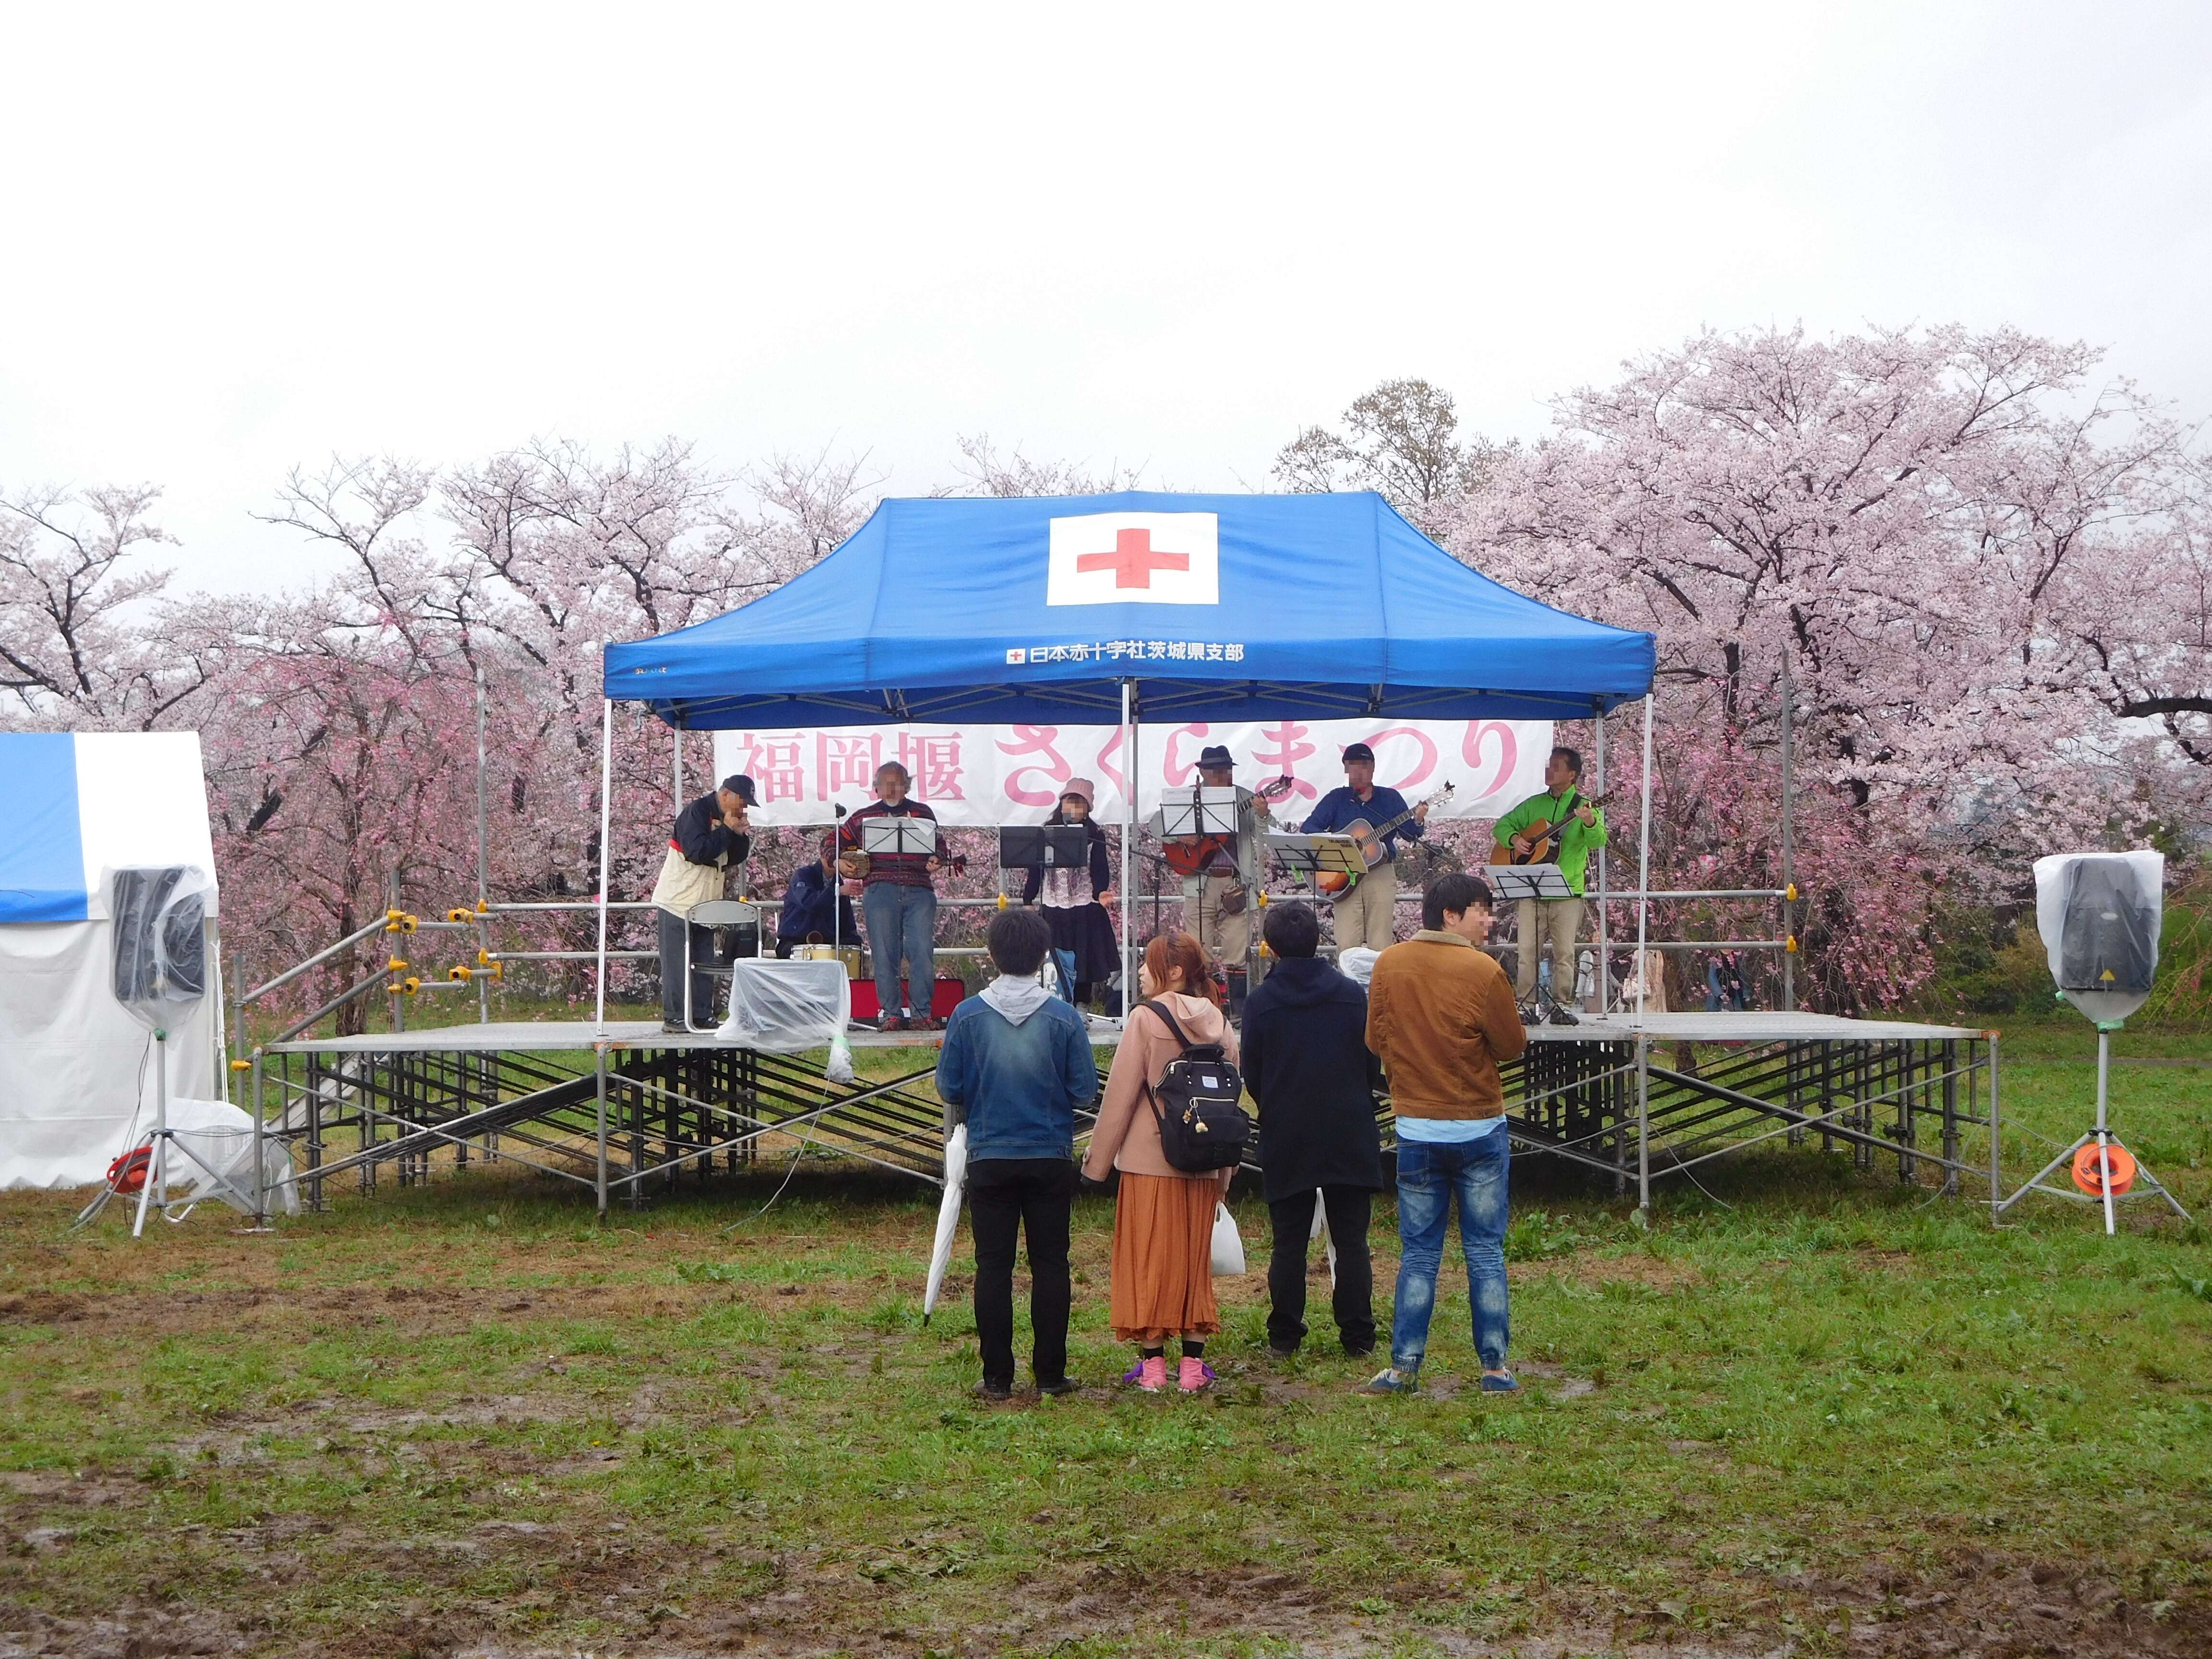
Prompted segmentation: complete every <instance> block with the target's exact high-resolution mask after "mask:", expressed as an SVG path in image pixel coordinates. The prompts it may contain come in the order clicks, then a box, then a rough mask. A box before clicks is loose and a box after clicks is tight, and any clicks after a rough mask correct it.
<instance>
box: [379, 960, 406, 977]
mask: <svg viewBox="0 0 2212 1659" xmlns="http://www.w3.org/2000/svg"><path fill="white" fill-rule="evenodd" d="M384 971H385V972H386V973H387V974H404V973H405V972H406V971H407V958H406V957H392V959H391V960H390V961H389V962H387V963H385V964H384Z"/></svg>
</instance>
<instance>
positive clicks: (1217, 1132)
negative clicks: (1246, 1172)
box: [1137, 1002, 1252, 1175]
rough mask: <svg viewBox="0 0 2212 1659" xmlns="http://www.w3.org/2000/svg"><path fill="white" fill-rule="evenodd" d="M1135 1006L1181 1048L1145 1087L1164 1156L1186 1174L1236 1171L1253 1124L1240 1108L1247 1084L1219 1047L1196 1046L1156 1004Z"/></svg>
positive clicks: (1142, 1003) (1173, 1017)
mask: <svg viewBox="0 0 2212 1659" xmlns="http://www.w3.org/2000/svg"><path fill="white" fill-rule="evenodd" d="M1137 1006H1139V1008H1149V1009H1151V1010H1152V1012H1154V1013H1155V1014H1157V1015H1158V1016H1159V1017H1160V1018H1161V1020H1162V1021H1163V1022H1164V1023H1165V1024H1166V1026H1167V1028H1168V1030H1170V1031H1171V1032H1173V1033H1174V1035H1175V1040H1176V1042H1179V1043H1181V1044H1182V1054H1179V1055H1177V1056H1176V1058H1175V1059H1173V1060H1170V1061H1169V1062H1168V1064H1167V1069H1166V1070H1165V1071H1164V1072H1162V1073H1160V1080H1159V1081H1158V1083H1157V1084H1153V1083H1147V1084H1146V1085H1145V1092H1146V1094H1148V1095H1150V1096H1151V1097H1152V1120H1153V1121H1154V1122H1156V1123H1158V1125H1159V1126H1160V1151H1161V1152H1162V1153H1163V1154H1164V1156H1165V1157H1166V1158H1167V1161H1168V1162H1169V1163H1170V1164H1173V1165H1175V1167H1176V1169H1178V1170H1182V1171H1184V1172H1185V1173H1186V1174H1188V1175H1205V1174H1207V1173H1208V1172H1210V1171H1212V1170H1233V1169H1235V1168H1236V1167H1237V1165H1238V1164H1242V1163H1243V1161H1244V1149H1245V1147H1246V1146H1249V1145H1250V1144H1251V1139H1252V1120H1251V1119H1250V1118H1249V1117H1247V1116H1245V1115H1244V1109H1243V1107H1242V1106H1239V1105H1238V1104H1237V1097H1238V1096H1239V1095H1241V1094H1243V1091H1244V1079H1243V1078H1242V1077H1241V1076H1239V1075H1238V1074H1237V1067H1236V1066H1234V1065H1232V1064H1231V1063H1230V1060H1229V1056H1228V1054H1227V1053H1226V1052H1225V1050H1224V1049H1223V1048H1222V1046H1221V1045H1220V1044H1219V1043H1218V1042H1192V1041H1191V1040H1190V1039H1189V1038H1188V1037H1187V1036H1184V1035H1183V1034H1182V1026H1180V1025H1178V1024H1176V1017H1175V1016H1174V1015H1173V1014H1171V1013H1170V1012H1168V1011H1167V1010H1166V1009H1165V1008H1164V1007H1163V1006H1161V1005H1160V1004H1158V1003H1157V1002H1140V1003H1139V1004H1138V1005H1137Z"/></svg>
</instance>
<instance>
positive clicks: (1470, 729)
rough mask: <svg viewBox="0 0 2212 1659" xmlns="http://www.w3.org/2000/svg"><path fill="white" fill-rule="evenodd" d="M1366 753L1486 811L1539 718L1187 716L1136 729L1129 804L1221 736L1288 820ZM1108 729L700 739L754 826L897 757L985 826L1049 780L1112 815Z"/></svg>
mask: <svg viewBox="0 0 2212 1659" xmlns="http://www.w3.org/2000/svg"><path fill="white" fill-rule="evenodd" d="M1352 743H1365V744H1368V745H1369V746H1370V748H1372V749H1373V750H1375V781H1376V783H1377V784H1379V785H1384V786H1387V787H1390V788H1394V789H1396V790H1399V791H1401V793H1403V794H1404V795H1405V797H1406V799H1407V802H1408V804H1411V803H1412V802H1414V801H1417V800H1419V799H1422V798H1423V797H1424V796H1426V795H1429V794H1432V793H1435V792H1436V791H1437V790H1438V789H1440V788H1442V787H1443V785H1444V784H1446V783H1447V782H1449V783H1452V784H1455V785H1456V786H1457V788H1456V790H1455V793H1453V794H1452V796H1451V797H1450V798H1449V799H1448V800H1445V801H1441V802H1438V803H1437V806H1436V807H1435V809H1434V811H1435V814H1436V816H1437V817H1453V818H1494V817H1498V815H1499V814H1500V813H1502V812H1504V811H1506V810H1507V809H1508V808H1509V807H1511V806H1513V805H1516V804H1517V803H1519V802H1520V801H1522V800H1524V799H1527V798H1528V796H1530V795H1533V794H1534V793H1536V792H1537V791H1538V790H1539V789H1541V787H1543V781H1544V760H1545V757H1546V756H1547V754H1549V753H1550V750H1551V746H1552V727H1551V726H1550V724H1549V723H1548V722H1547V721H1543V720H1400V721H1396V722H1392V721H1389V720H1261V721H1256V722H1254V723H1251V724H1249V725H1233V724H1230V723H1227V722H1225V721H1220V720H1187V721H1184V722H1183V723H1182V724H1180V725H1175V726H1169V725H1159V726H1145V727H1143V728H1142V729H1141V730H1140V731H1139V733H1138V738H1137V756H1138V766H1139V772H1140V776H1139V781H1138V789H1137V797H1138V802H1137V805H1138V811H1139V815H1140V816H1141V815H1143V814H1146V813H1149V812H1151V811H1152V810H1153V809H1154V808H1156V807H1157V806H1158V805H1159V804H1160V797H1161V794H1162V793H1163V792H1164V790H1167V789H1170V788H1176V787H1189V786H1190V785H1192V784H1194V783H1196V782H1197V781H1198V773H1197V763H1198V756H1199V751H1200V750H1202V749H1205V748H1206V747H1207V746H1208V745H1210V744H1224V745H1225V746H1226V747H1227V748H1228V750H1229V752H1230V753H1231V755H1232V756H1234V757H1236V762H1237V772H1236V778H1237V782H1238V783H1241V784H1243V785H1244V786H1245V787H1247V788H1256V787H1259V786H1260V785H1261V784H1262V783H1264V782H1267V781H1270V780H1272V779H1274V778H1278V777H1280V776H1282V775H1284V774H1285V773H1287V774H1289V775H1290V776H1291V778H1292V779H1293V780H1294V781H1295V785H1294V788H1293V791H1292V793H1291V796H1290V798H1289V799H1286V800H1285V801H1282V802H1279V803H1278V805H1277V806H1276V809H1275V816H1276V818H1277V820H1278V821H1279V822H1282V823H1295V822H1296V821H1297V819H1299V818H1301V817H1304V815H1305V813H1306V812H1307V811H1310V810H1311V809H1312V806H1313V804H1314V803H1315V802H1316V800H1318V799H1320V798H1321V797H1322V795H1324V794H1326V793H1328V791H1329V790H1331V789H1334V788H1335V787H1337V786H1338V785H1340V784H1341V783H1342V782H1343V781H1344V763H1343V761H1342V759H1341V757H1342V755H1343V752H1344V749H1345V746H1346V744H1352ZM1121 744H1122V733H1121V727H1120V726H919V725H904V726H899V725H891V726H823V727H808V728H805V729H784V730H779V731H759V732H716V733H715V734H714V769H715V775H716V776H718V777H727V776H728V775H730V774H732V772H743V773H745V774H748V775H750V777H751V778H752V780H753V782H754V784H755V786H756V787H757V788H758V790H759V792H760V805H759V806H758V807H757V809H756V810H755V811H753V813H752V819H753V822H754V823H763V824H773V823H829V822H830V821H831V820H832V819H833V818H834V817H836V813H835V812H834V811H833V810H832V809H833V808H834V807H837V806H842V807H844V808H845V809H846V810H847V811H851V810H852V809H854V807H859V806H865V805H867V803H868V802H869V801H871V800H872V799H874V798H875V791H874V788H873V787H872V786H873V780H874V778H875V775H876V769H877V768H878V766H880V765H882V764H883V763H884V762H885V761H893V760H895V761H898V762H901V763H903V764H904V765H905V767H906V769H907V770H908V771H909V772H910V773H912V774H913V775H914V794H915V799H919V800H921V801H925V802H927V804H928V805H929V806H930V807H931V809H932V810H933V811H935V812H936V814H937V816H938V818H939V821H940V822H942V823H953V824H968V825H976V826H989V825H994V824H1006V823H1042V821H1043V819H1044V817H1045V815H1046V814H1047V813H1048V812H1049V811H1051V810H1052V809H1053V807H1054V805H1055V804H1056V803H1057V801H1058V799H1059V795H1060V785H1062V784H1064V783H1066V781H1067V780H1068V779H1070V778H1088V779H1090V780H1091V783H1092V785H1093V787H1095V789H1096V791H1097V800H1096V803H1095V811H1096V814H1097V817H1099V818H1100V819H1101V820H1102V821H1103V822H1105V823H1120V822H1121V821H1122V819H1123V817H1125V816H1126V814H1125V810H1124V808H1123V805H1122V801H1123V799H1124V797H1123V793H1122V791H1123V787H1124V770H1125V769H1124V763H1123V759H1122V754H1121Z"/></svg>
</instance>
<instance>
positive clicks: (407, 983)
mask: <svg viewBox="0 0 2212 1659" xmlns="http://www.w3.org/2000/svg"><path fill="white" fill-rule="evenodd" d="M421 989H422V981H421V980H419V979H417V978H416V977H415V976H414V975H412V974H410V975H408V976H407V977H406V978H405V979H394V980H386V981H385V985H384V990H385V994H386V995H387V996H395V997H411V996H413V995H414V994H416V992H417V991H419V990H421Z"/></svg>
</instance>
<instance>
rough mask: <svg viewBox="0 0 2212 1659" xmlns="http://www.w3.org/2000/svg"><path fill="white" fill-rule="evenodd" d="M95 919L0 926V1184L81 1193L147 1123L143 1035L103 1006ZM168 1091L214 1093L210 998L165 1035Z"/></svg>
mask: <svg viewBox="0 0 2212 1659" xmlns="http://www.w3.org/2000/svg"><path fill="white" fill-rule="evenodd" d="M114 939H115V936H114V932H113V929H112V927H110V926H109V924H108V923H106V922H105V921H58V922H43V923H36V924H33V925H29V926H16V927H0V1187H81V1186H83V1185H85V1184H87V1183H88V1182H95V1181H98V1180H100V1178H101V1177H102V1176H105V1175H106V1173H107V1165H108V1161H109V1160H110V1159H111V1158H114V1157H116V1156H117V1155H118V1153H120V1152H123V1151H125V1146H126V1137H127V1136H128V1135H129V1134H130V1132H131V1117H132V1115H134V1113H137V1111H138V1109H139V1105H140V1102H141V1101H142V1100H143V1103H144V1111H143V1120H144V1121H143V1125H142V1127H151V1126H152V1124H153V1121H154V1062H153V1059H152V1050H153V1048H154V1046H155V1045H154V1038H153V1033H152V1032H151V1031H149V1030H148V1029H147V1028H146V1027H145V1025H143V1024H141V1023H140V1022H139V1021H138V1020H137V1019H134V1018H131V1013H130V1012H129V1011H128V1010H127V1009H125V1007H124V1006H123V1005H122V1004H121V1003H119V1002H118V1001H117V1000H115V993H114V981H113V974H114V954H115V943H114ZM167 1051H168V1066H169V1092H170V1094H172V1095H174V1096H181V1095H204V1094H207V1093H209V1092H210V1083H211V1080H212V1083H213V1086H214V1088H215V1089H216V1091H219V1090H220V1087H221V1076H222V1073H221V1072H220V1070H219V1069H218V1065H219V1060H220V1056H219V1055H218V1054H217V1053H216V1002H215V999H214V998H213V997H205V998H203V999H202V1000H200V1001H199V1003H198V1004H197V1005H196V1006H194V1007H193V1008H192V1009H191V1011H190V1012H189V1013H188V1014H187V1015H186V1017H185V1018H183V1019H180V1020H179V1021H178V1022H177V1023H176V1024H175V1025H174V1026H173V1027H171V1028H170V1030H169V1041H168V1043H167Z"/></svg>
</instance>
